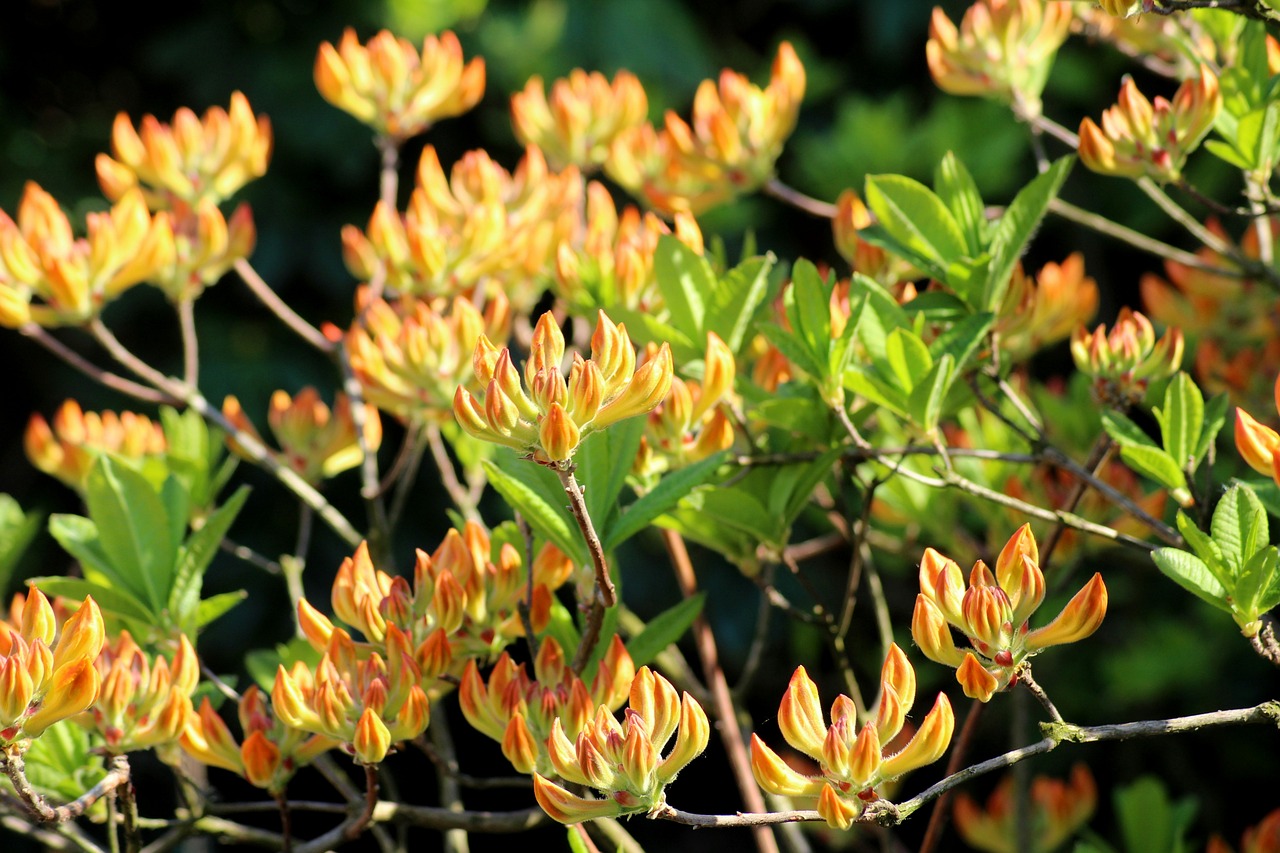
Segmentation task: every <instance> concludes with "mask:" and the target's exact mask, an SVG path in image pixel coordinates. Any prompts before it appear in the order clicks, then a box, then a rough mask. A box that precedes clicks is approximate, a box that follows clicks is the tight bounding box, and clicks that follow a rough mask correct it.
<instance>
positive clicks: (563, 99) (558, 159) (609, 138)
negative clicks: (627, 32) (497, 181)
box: [511, 68, 649, 172]
mask: <svg viewBox="0 0 1280 853" xmlns="http://www.w3.org/2000/svg"><path fill="white" fill-rule="evenodd" d="M648 112H649V99H648V98H647V97H646V96H645V93H644V87H643V86H641V85H640V80H639V79H637V78H636V76H635V75H634V74H632V73H631V72H629V71H619V72H618V73H617V74H615V75H614V77H613V82H612V83H610V82H609V80H608V79H607V78H606V77H605V76H604V75H603V74H601V73H600V72H598V71H592V72H590V73H588V72H586V71H583V70H582V69H581V68H575V69H573V71H571V72H570V73H569V76H568V77H567V78H561V79H558V80H556V81H554V82H553V83H552V84H551V95H550V97H548V95H547V90H546V86H545V85H544V84H543V82H542V78H541V77H539V76H537V75H534V76H533V77H530V78H529V82H528V83H526V84H525V87H524V89H523V90H522V91H520V92H517V93H516V94H514V95H512V96H511V124H512V126H513V127H514V128H515V132H516V138H517V139H519V140H520V141H521V142H522V143H524V144H525V145H533V146H536V147H538V148H540V149H542V151H543V153H545V154H546V155H547V159H548V160H550V161H551V164H552V166H553V167H554V168H556V169H564V168H567V167H569V166H576V167H578V168H579V169H581V170H582V171H583V172H587V171H590V170H592V169H595V168H598V167H599V166H600V165H601V164H603V163H604V161H605V160H606V159H607V158H608V156H609V146H610V145H612V143H613V140H614V139H616V138H617V136H618V135H619V134H620V133H622V132H623V131H625V130H627V129H628V128H631V127H635V126H637V125H639V124H640V123H641V122H643V121H644V120H645V117H646V116H647V115H648Z"/></svg>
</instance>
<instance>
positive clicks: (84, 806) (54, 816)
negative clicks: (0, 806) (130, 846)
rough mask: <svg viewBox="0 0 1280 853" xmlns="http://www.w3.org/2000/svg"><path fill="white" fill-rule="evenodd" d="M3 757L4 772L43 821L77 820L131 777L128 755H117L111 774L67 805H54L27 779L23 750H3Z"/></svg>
mask: <svg viewBox="0 0 1280 853" xmlns="http://www.w3.org/2000/svg"><path fill="white" fill-rule="evenodd" d="M0 761H3V763H4V772H5V774H6V775H7V776H8V777H9V781H10V782H12V783H13V789H14V791H16V792H17V794H18V797H19V798H21V800H22V804H23V806H24V807H26V809H27V810H28V811H29V812H30V813H31V815H32V817H34V818H35V819H36V820H38V821H40V822H41V823H65V822H66V821H70V820H75V819H76V818H78V817H80V816H81V815H82V814H84V813H85V812H86V811H88V809H89V807H90V806H92V805H93V804H94V803H96V802H97V801H98V800H100V799H102V798H103V797H104V796H106V795H107V794H109V793H111V792H112V791H114V790H115V789H116V788H118V787H119V786H121V785H123V784H125V783H126V782H128V781H129V761H128V759H126V758H125V757H124V756H123V755H115V756H112V758H111V761H110V762H109V764H108V767H109V769H108V770H107V775H106V776H103V777H102V779H101V780H100V781H99V782H98V784H96V785H94V786H93V787H92V788H90V789H89V790H88V791H85V792H84V793H83V794H81V795H80V796H79V797H77V798H76V799H74V800H72V801H71V802H69V803H67V804H65V805H61V806H51V805H49V803H48V802H47V801H46V800H45V798H44V797H42V796H41V795H40V794H39V792H37V791H36V790H35V789H34V788H32V787H31V783H30V781H28V780H27V773H26V762H24V761H23V759H22V753H20V752H17V751H14V752H11V753H10V752H5V753H3V754H0Z"/></svg>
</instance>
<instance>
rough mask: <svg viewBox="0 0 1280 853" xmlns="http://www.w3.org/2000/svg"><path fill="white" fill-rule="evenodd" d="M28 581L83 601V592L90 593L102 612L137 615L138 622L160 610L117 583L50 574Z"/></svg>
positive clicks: (150, 619) (51, 592)
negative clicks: (152, 607)
mask: <svg viewBox="0 0 1280 853" xmlns="http://www.w3.org/2000/svg"><path fill="white" fill-rule="evenodd" d="M28 583H30V584H32V585H33V586H35V587H36V588H37V589H39V590H40V591H41V592H43V593H44V594H45V595H48V596H55V595H61V596H64V597H66V598H70V599H75V600H76V601H83V600H84V597H85V596H86V595H92V596H93V600H94V601H96V602H98V607H100V608H101V609H102V612H103V613H115V614H118V615H120V616H123V617H125V618H126V619H137V620H138V621H140V622H151V623H152V624H155V623H157V622H158V621H159V614H158V613H157V612H156V611H154V610H152V609H151V608H150V607H148V606H147V604H146V602H143V601H140V600H139V599H138V598H137V597H136V596H134V595H133V594H132V593H130V592H129V591H128V590H126V589H121V588H120V587H118V586H104V585H102V584H98V583H93V582H92V581H87V580H84V579H83V578H66V577H61V576H57V575H55V576H52V577H44V578H31V579H30V580H29V581H28Z"/></svg>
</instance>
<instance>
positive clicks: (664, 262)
mask: <svg viewBox="0 0 1280 853" xmlns="http://www.w3.org/2000/svg"><path fill="white" fill-rule="evenodd" d="M653 272H654V277H655V278H656V279H657V282H658V289H659V290H660V291H661V292H662V299H663V302H664V303H665V304H666V306H667V312H668V313H669V315H670V317H671V324H672V325H673V326H675V327H676V328H677V329H679V330H680V331H681V332H684V333H685V334H686V335H687V336H688V337H689V338H690V339H692V340H698V339H700V338H702V336H703V318H704V317H705V315H706V303H705V301H704V300H705V299H706V298H708V297H709V296H710V295H711V294H712V293H714V292H715V289H716V275H715V273H714V272H713V271H712V269H711V265H710V264H709V263H707V260H706V258H704V257H702V256H701V255H699V254H698V253H697V252H695V251H693V249H690V248H689V247H688V246H686V245H685V244H684V243H681V242H680V241H679V240H677V239H676V238H675V237H673V236H671V235H670V234H664V235H662V236H661V237H659V238H658V247H657V249H656V250H655V252H654V255H653Z"/></svg>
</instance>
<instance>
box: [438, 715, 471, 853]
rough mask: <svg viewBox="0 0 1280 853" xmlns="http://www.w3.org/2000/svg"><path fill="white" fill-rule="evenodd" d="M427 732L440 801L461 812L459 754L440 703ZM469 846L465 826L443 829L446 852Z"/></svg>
mask: <svg viewBox="0 0 1280 853" xmlns="http://www.w3.org/2000/svg"><path fill="white" fill-rule="evenodd" d="M428 733H429V734H430V735H431V745H432V746H433V747H434V749H435V754H436V757H437V759H438V762H437V764H436V782H437V784H438V786H439V791H440V805H441V806H442V807H444V808H446V809H448V810H449V811H451V812H454V813H460V812H464V811H466V806H464V805H463V804H462V790H461V786H460V785H459V784H458V755H457V753H456V752H455V751H454V748H453V737H452V735H451V734H450V732H449V720H448V717H447V715H446V714H445V713H444V708H443V707H441V708H438V709H437V710H436V713H434V714H432V715H431V725H430V726H429V727H428ZM469 847H470V845H469V844H468V842H467V831H466V830H465V829H459V828H457V827H455V828H453V829H447V830H445V831H444V849H445V850H446V851H448V853H467V850H468V849H469Z"/></svg>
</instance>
